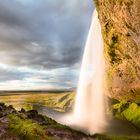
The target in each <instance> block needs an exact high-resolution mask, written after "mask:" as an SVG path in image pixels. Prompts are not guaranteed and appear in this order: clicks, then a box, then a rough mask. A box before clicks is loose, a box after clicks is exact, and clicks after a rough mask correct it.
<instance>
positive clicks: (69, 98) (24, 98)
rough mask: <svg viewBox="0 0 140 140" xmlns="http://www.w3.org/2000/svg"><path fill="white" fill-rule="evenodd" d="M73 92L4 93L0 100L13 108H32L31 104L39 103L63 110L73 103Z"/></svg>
mask: <svg viewBox="0 0 140 140" xmlns="http://www.w3.org/2000/svg"><path fill="white" fill-rule="evenodd" d="M74 97H75V92H62V93H48V92H41V93H36V92H35V93H34V92H29V93H28V92H25V93H23V92H22V93H10V94H8V93H6V94H5V95H4V94H3V95H0V102H4V103H5V104H6V105H13V106H14V108H16V109H17V110H20V109H21V108H24V109H26V110H30V109H33V105H36V104H37V105H41V106H46V107H50V108H53V109H54V110H57V111H60V112H65V111H66V110H67V109H70V108H71V107H72V105H73V102H74Z"/></svg>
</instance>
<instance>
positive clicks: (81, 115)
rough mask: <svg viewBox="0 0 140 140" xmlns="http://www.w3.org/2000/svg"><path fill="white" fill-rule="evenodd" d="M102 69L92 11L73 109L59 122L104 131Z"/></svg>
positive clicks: (101, 49)
mask: <svg viewBox="0 0 140 140" xmlns="http://www.w3.org/2000/svg"><path fill="white" fill-rule="evenodd" d="M104 72H105V61H104V45H103V39H102V34H101V27H100V22H99V19H98V13H97V11H96V10H95V11H94V13H93V19H92V23H91V27H90V30H89V34H88V38H87V42H86V46H85V51H84V55H83V60H82V65H81V72H80V79H79V84H78V90H77V95H76V100H75V106H74V112H73V113H72V114H68V115H66V116H64V117H62V118H61V119H60V120H59V122H61V123H63V124H67V125H70V126H73V127H74V128H76V127H77V128H78V129H81V130H82V129H84V131H87V132H88V133H91V134H93V133H97V132H103V131H104V130H103V129H104V126H105V125H106V119H105V109H104V107H105V104H104V89H105V88H104Z"/></svg>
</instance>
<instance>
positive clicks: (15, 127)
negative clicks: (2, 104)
mask: <svg viewBox="0 0 140 140" xmlns="http://www.w3.org/2000/svg"><path fill="white" fill-rule="evenodd" d="M8 118H9V119H10V124H9V130H10V131H11V132H12V133H13V134H15V135H17V136H19V137H20V138H22V139H26V140H52V139H51V138H49V137H48V136H47V135H46V133H45V130H44V129H43V127H42V126H40V125H38V124H36V123H34V122H33V121H32V120H30V119H27V118H25V117H24V116H22V117H21V116H17V115H15V114H10V115H8Z"/></svg>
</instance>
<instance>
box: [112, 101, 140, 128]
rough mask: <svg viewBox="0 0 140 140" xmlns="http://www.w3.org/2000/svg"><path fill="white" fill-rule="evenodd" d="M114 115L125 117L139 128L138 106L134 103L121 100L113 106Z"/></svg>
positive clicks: (139, 110) (139, 113)
mask: <svg viewBox="0 0 140 140" xmlns="http://www.w3.org/2000/svg"><path fill="white" fill-rule="evenodd" d="M113 112H114V115H115V116H116V117H117V118H119V119H125V120H128V121H129V122H131V123H132V124H133V125H135V126H136V127H138V128H140V106H139V105H138V104H136V103H134V102H133V103H131V102H127V101H121V102H120V103H118V104H115V105H114V106H113Z"/></svg>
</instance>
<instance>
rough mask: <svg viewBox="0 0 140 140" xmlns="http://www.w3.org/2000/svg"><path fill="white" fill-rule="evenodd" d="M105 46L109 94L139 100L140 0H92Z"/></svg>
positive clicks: (116, 97) (118, 97)
mask: <svg viewBox="0 0 140 140" xmlns="http://www.w3.org/2000/svg"><path fill="white" fill-rule="evenodd" d="M94 2H95V5H96V9H97V11H98V14H99V20H100V23H101V27H102V34H103V39H104V46H105V57H106V64H107V81H108V82H107V83H108V88H109V96H111V97H113V98H115V99H119V100H122V99H126V100H135V99H137V100H138V99H140V10H139V9H140V1H139V0H94Z"/></svg>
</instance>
